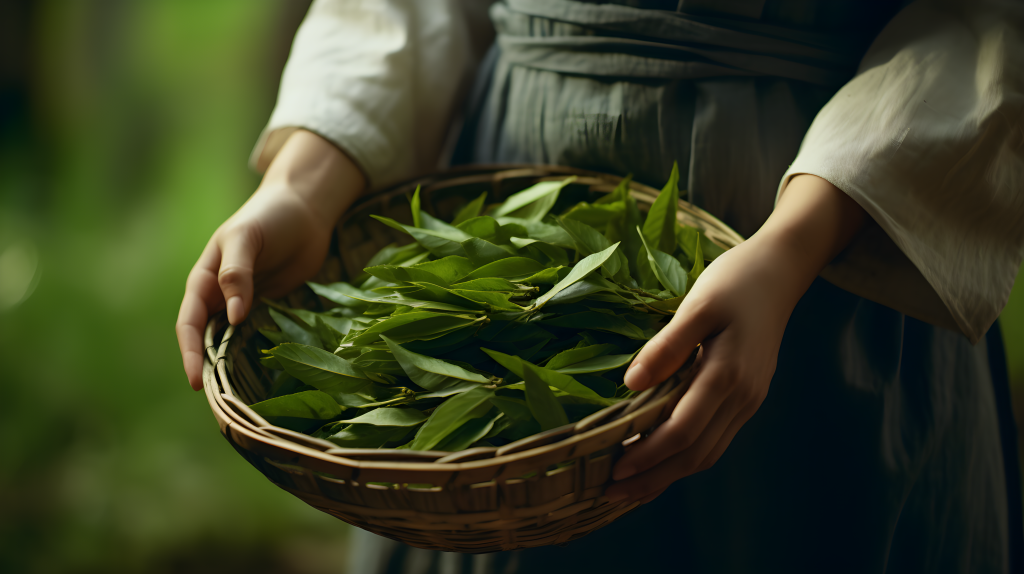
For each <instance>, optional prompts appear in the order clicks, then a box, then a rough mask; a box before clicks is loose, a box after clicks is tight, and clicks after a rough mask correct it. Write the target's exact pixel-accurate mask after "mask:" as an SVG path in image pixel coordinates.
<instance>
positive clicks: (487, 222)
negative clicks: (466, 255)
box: [458, 215, 512, 244]
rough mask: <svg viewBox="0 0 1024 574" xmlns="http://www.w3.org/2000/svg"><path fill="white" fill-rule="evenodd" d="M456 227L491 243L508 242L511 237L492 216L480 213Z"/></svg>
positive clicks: (507, 230)
mask: <svg viewBox="0 0 1024 574" xmlns="http://www.w3.org/2000/svg"><path fill="white" fill-rule="evenodd" d="M458 228H459V229H461V230H462V231H465V232H466V233H468V234H469V235H472V236H473V237H476V238H479V239H484V240H486V241H490V242H491V243H499V244H508V243H509V241H510V240H511V239H512V237H511V236H510V235H509V229H507V228H505V227H503V226H502V225H501V224H500V223H498V221H497V220H495V219H494V218H493V217H488V216H486V215H482V216H480V217H474V218H473V219H469V220H467V221H463V222H462V223H460V224H459V225H458Z"/></svg>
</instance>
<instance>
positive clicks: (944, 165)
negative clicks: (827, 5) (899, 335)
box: [779, 1, 1024, 342]
mask: <svg viewBox="0 0 1024 574" xmlns="http://www.w3.org/2000/svg"><path fill="white" fill-rule="evenodd" d="M1022 30H1024V4H1022V3H1019V2H992V1H974V2H937V1H933V2H916V3H914V4H911V5H910V6H908V7H907V8H905V9H904V10H903V11H902V12H900V13H899V14H898V15H897V16H896V17H895V18H894V19H893V20H892V21H891V22H890V23H889V24H888V25H887V27H886V28H885V29H884V30H883V31H882V33H881V34H880V35H879V36H878V38H877V39H876V40H875V42H874V43H873V45H872V47H871V48H870V49H869V51H868V53H867V54H866V56H865V58H864V60H863V61H862V63H861V66H860V70H859V72H858V74H857V76H856V77H855V78H854V79H853V80H851V81H850V82H849V83H848V84H847V85H846V86H844V87H843V88H842V89H841V90H840V91H839V92H838V93H837V94H836V95H835V96H834V97H833V98H832V99H831V101H830V102H829V103H828V104H827V105H826V106H825V107H824V108H822V110H821V111H820V112H819V113H818V115H817V117H816V118H815V120H814V122H813V124H812V125H811V127H810V129H809V131H808V132H807V134H806V136H805V137H804V140H803V143H802V144H801V147H800V152H799V154H798V156H797V158H796V159H795V160H794V162H793V164H792V166H791V167H790V168H789V170H788V171H787V172H786V175H785V176H784V177H783V179H782V182H781V184H780V186H779V193H780V194H781V193H783V192H784V190H785V186H786V184H787V182H788V181H789V179H790V177H791V176H793V175H796V174H801V173H807V174H813V175H817V176H819V177H822V178H824V179H826V180H828V181H830V182H831V183H832V184H834V185H835V186H836V187H838V188H839V189H841V190H843V191H844V192H846V193H847V194H849V195H850V196H851V197H852V198H853V199H854V200H856V201H857V203H858V204H860V206H861V207H863V208H864V209H865V210H866V211H867V212H868V213H869V214H870V215H871V217H872V218H873V220H874V223H873V224H872V225H870V226H868V228H867V229H866V230H865V231H864V232H863V233H862V234H861V235H860V236H859V237H857V238H855V240H854V241H853V243H851V245H850V246H849V247H848V248H847V249H846V251H844V253H843V254H841V255H840V256H839V258H837V260H836V261H834V262H833V263H832V264H831V265H830V266H829V267H827V268H826V269H825V271H824V272H823V273H822V275H823V276H824V277H825V278H826V279H828V280H830V281H831V282H833V283H835V284H837V285H839V286H840V287H843V288H845V289H847V290H849V291H851V292H853V293H856V294H858V295H861V296H863V297H866V298H868V299H872V300H875V301H878V302H880V303H883V304H886V305H888V306H890V307H893V308H895V309H897V310H900V311H902V312H904V313H907V314H908V315H910V316H913V317H916V318H919V319H923V320H925V321H928V322H931V323H935V324H938V325H942V326H947V327H950V328H953V329H958V330H960V331H961V332H962V333H963V334H965V335H966V336H967V337H968V338H969V339H970V340H971V341H972V342H976V341H978V340H979V339H980V338H981V337H982V336H983V335H984V334H985V332H986V331H987V330H988V328H989V327H990V326H991V325H992V323H993V322H994V321H995V319H996V318H997V317H998V315H999V313H1000V311H1001V310H1002V308H1003V307H1004V306H1005V304H1006V301H1007V299H1008V297H1009V294H1010V290H1011V288H1012V286H1013V282H1014V278H1015V277H1016V275H1017V272H1018V269H1019V268H1020V264H1021V259H1022V256H1024V131H1022V129H1024V85H1022V84H1024V45H1022V35H1021V31H1022Z"/></svg>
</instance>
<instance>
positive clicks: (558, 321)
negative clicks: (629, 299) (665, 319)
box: [541, 311, 650, 340]
mask: <svg viewBox="0 0 1024 574" xmlns="http://www.w3.org/2000/svg"><path fill="white" fill-rule="evenodd" d="M541 323H542V324H544V325H551V326H553V327H566V328H570V329H579V330H582V329H588V330H593V331H608V332H611V333H618V334H619V335H623V336H625V337H629V338H630V339H640V340H647V339H649V338H650V337H649V336H647V334H646V333H645V332H644V331H643V329H641V328H640V327H637V326H636V325H634V324H633V323H630V322H629V321H627V320H626V319H624V318H622V317H619V316H618V315H608V314H605V313H600V312H597V311H583V312H582V313H572V314H569V315H561V316H558V317H554V318H552V319H544V320H543V321H541Z"/></svg>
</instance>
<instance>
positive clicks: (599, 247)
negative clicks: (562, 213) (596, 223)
mask: <svg viewBox="0 0 1024 574" xmlns="http://www.w3.org/2000/svg"><path fill="white" fill-rule="evenodd" d="M558 222H559V223H560V224H561V225H562V228H563V229H565V231H566V233H568V234H569V236H570V237H572V239H573V241H574V242H575V244H576V250H577V251H579V252H580V255H581V256H583V257H586V256H587V255H593V254H594V253H598V252H600V251H604V250H605V249H608V246H609V245H611V242H609V241H608V239H607V238H605V236H604V235H601V233H600V232H599V231H597V230H596V229H594V228H593V227H591V226H589V225H587V224H586V223H581V222H579V221H576V220H575V219H567V218H565V217H562V218H561V219H559V220H558Z"/></svg>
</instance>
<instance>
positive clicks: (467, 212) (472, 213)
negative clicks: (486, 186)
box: [452, 191, 487, 226]
mask: <svg viewBox="0 0 1024 574" xmlns="http://www.w3.org/2000/svg"><path fill="white" fill-rule="evenodd" d="M485 201H487V192H486V191H485V192H483V193H481V194H480V195H479V196H477V198H476V199H474V200H473V201H471V202H469V203H467V204H466V205H465V207H463V208H462V209H460V210H459V212H458V213H457V214H456V215H455V219H454V220H452V225H455V226H458V225H459V224H460V223H462V222H463V221H468V220H470V219H473V218H474V217H476V216H478V215H480V212H481V211H482V210H483V207H484V202H485Z"/></svg>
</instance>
